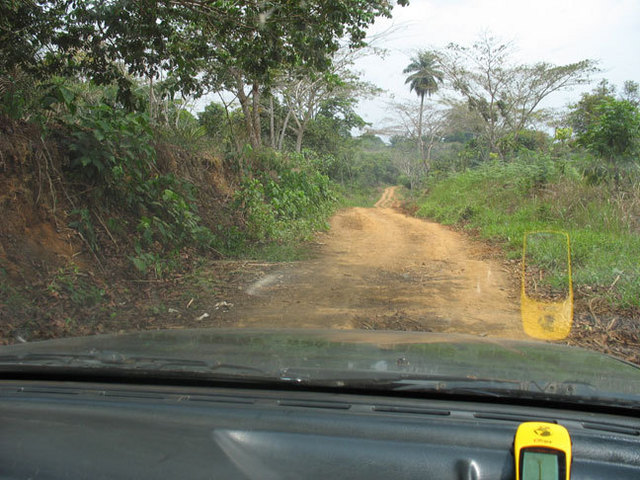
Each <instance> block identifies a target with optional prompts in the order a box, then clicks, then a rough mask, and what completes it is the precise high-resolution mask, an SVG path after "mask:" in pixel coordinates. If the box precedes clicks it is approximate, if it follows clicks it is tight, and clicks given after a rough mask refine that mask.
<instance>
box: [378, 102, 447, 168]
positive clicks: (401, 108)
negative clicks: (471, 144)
mask: <svg viewBox="0 0 640 480" xmlns="http://www.w3.org/2000/svg"><path fill="white" fill-rule="evenodd" d="M390 109H391V110H392V111H393V114H394V115H393V118H392V122H393V123H392V124H390V125H388V126H387V127H385V128H383V129H381V130H380V133H384V134H386V135H390V136H399V137H404V138H405V139H408V140H411V141H414V142H415V143H417V144H418V145H419V148H418V152H419V154H420V161H421V162H422V168H423V169H424V172H426V173H428V172H429V170H430V169H431V152H432V150H433V147H434V146H435V145H436V143H437V142H439V141H440V140H441V139H442V137H443V136H444V135H445V132H446V129H447V112H446V111H445V110H444V109H442V108H435V105H432V106H431V108H429V110H428V112H426V113H425V111H424V103H423V102H420V106H419V107H416V106H415V105H414V104H412V103H397V102H396V103H391V104H390ZM425 147H426V148H425Z"/></svg>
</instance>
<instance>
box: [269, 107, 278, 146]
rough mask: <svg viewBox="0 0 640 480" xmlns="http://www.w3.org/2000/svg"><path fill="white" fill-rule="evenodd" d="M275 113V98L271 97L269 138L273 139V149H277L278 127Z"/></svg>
mask: <svg viewBox="0 0 640 480" xmlns="http://www.w3.org/2000/svg"><path fill="white" fill-rule="evenodd" d="M274 117H275V112H274V111H273V97H272V96H269V138H270V139H271V148H273V149H274V150H275V149H276V125H275V118H274Z"/></svg>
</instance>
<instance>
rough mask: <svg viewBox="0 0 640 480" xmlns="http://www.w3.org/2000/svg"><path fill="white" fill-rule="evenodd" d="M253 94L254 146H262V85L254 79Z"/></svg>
mask: <svg viewBox="0 0 640 480" xmlns="http://www.w3.org/2000/svg"><path fill="white" fill-rule="evenodd" d="M251 96H252V100H253V109H252V111H251V121H252V122H253V134H254V136H255V138H254V142H255V143H254V142H252V145H251V146H252V147H254V148H259V147H261V146H262V128H260V85H258V82H256V81H254V82H253V86H252V87H251Z"/></svg>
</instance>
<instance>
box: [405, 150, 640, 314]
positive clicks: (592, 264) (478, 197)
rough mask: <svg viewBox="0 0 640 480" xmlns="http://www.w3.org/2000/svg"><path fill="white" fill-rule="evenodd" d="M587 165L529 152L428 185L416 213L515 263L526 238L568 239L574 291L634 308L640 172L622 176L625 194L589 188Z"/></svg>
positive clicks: (639, 284)
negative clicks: (556, 235) (558, 234)
mask: <svg viewBox="0 0 640 480" xmlns="http://www.w3.org/2000/svg"><path fill="white" fill-rule="evenodd" d="M591 163H593V159H585V158H584V157H583V158H571V157H569V158H563V159H552V158H550V157H549V156H544V155H538V154H536V153H529V154H521V155H519V156H518V157H517V158H515V159H513V160H512V161H510V162H508V163H503V162H499V161H494V162H491V163H488V164H485V165H483V166H481V167H478V168H475V169H470V170H467V171H466V172H463V173H458V174H454V175H451V176H449V177H448V178H446V179H444V180H442V181H439V182H435V183H434V184H433V186H432V187H431V188H430V189H429V190H428V193H427V194H426V195H425V196H424V197H423V198H421V199H420V200H418V204H419V206H420V208H419V210H418V212H417V214H418V215H420V216H425V217H429V218H434V219H436V220H438V221H440V222H443V223H445V224H458V225H463V226H465V228H469V229H473V230H477V231H479V233H480V234H481V235H482V236H483V237H485V238H488V239H495V240H499V241H500V242H501V243H502V244H503V245H505V247H506V248H507V250H508V252H509V254H510V256H511V257H512V258H520V257H521V255H522V241H523V236H524V234H525V233H526V232H531V231H537V230H558V231H564V232H567V233H568V234H569V236H570V239H571V247H572V252H571V253H572V266H573V280H574V282H575V285H576V287H577V289H578V290H582V291H584V289H585V287H590V288H592V289H595V290H596V292H595V293H596V294H598V295H603V296H606V297H607V298H608V299H609V300H611V302H612V303H613V305H616V306H623V307H631V306H633V307H638V306H640V266H639V263H638V259H639V256H638V252H640V235H638V228H640V224H639V223H638V218H640V217H639V215H640V190H639V189H638V180H640V172H638V171H633V172H628V173H629V178H628V181H629V182H630V183H629V184H626V185H625V186H624V187H621V186H620V185H617V186H616V185H615V184H613V183H609V182H599V183H595V184H594V183H592V182H590V181H589V180H588V177H587V176H586V175H585V171H586V170H588V169H589V168H590V167H589V165H590V164H591ZM631 179H634V180H631ZM561 258H562V257H561Z"/></svg>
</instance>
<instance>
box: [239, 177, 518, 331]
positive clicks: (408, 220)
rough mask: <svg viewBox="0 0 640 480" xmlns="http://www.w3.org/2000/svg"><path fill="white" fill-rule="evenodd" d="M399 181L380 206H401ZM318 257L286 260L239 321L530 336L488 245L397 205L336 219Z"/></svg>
mask: <svg viewBox="0 0 640 480" xmlns="http://www.w3.org/2000/svg"><path fill="white" fill-rule="evenodd" d="M393 202H394V187H391V188H388V189H387V190H385V193H384V195H383V196H382V198H381V199H380V201H379V202H378V204H377V205H378V207H385V206H387V205H392V204H393ZM319 242H320V252H319V255H318V256H317V258H315V259H314V260H310V261H306V262H298V263H294V264H289V265H286V266H284V267H282V266H281V267H279V268H277V269H274V270H273V271H270V272H265V273H264V275H263V276H262V277H261V278H260V279H259V280H258V281H257V282H254V283H253V284H252V285H250V286H249V287H248V288H247V289H246V290H245V291H244V295H243V298H241V299H238V300H236V306H237V308H236V309H234V312H233V316H234V317H235V318H236V320H237V322H238V325H239V326H254V327H309V328H368V329H394V330H424V331H438V332H459V333H471V334H478V335H490V336H500V337H509V338H523V337H524V333H523V332H522V328H521V325H520V317H519V304H518V299H517V295H516V294H517V292H515V291H514V290H513V285H512V284H511V282H510V281H509V279H508V278H507V274H506V272H505V271H504V270H503V268H502V266H501V265H499V264H497V263H494V262H492V261H491V260H487V259H486V258H483V257H484V255H483V247H481V246H480V245H476V244H474V243H472V242H471V241H469V240H468V239H466V238H465V237H464V236H462V235H461V234H459V233H456V232H454V231H452V230H449V229H447V228H446V227H443V226H442V225H438V224H436V223H431V222H427V221H424V220H420V219H416V218H412V217H409V216H406V215H404V214H402V213H400V212H398V211H396V210H393V209H390V208H351V209H347V210H344V211H342V212H341V213H339V214H337V215H336V216H335V217H333V219H332V221H331V230H330V232H329V233H327V234H324V235H322V236H321V237H320V239H319Z"/></svg>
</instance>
